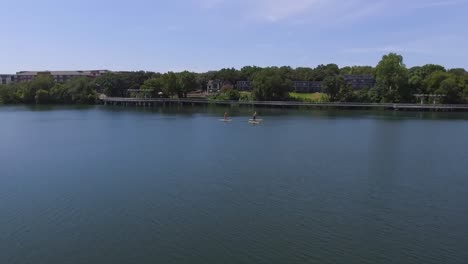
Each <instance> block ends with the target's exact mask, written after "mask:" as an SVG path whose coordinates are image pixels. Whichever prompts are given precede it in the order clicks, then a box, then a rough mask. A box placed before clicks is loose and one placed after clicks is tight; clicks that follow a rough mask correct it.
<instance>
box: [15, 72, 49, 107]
mask: <svg viewBox="0 0 468 264" xmlns="http://www.w3.org/2000/svg"><path fill="white" fill-rule="evenodd" d="M54 84H55V83H54V79H53V78H52V76H37V77H36V78H34V79H33V80H32V81H31V82H28V83H22V84H20V85H19V90H20V97H21V100H22V101H23V103H26V104H32V103H35V102H36V99H35V98H36V92H37V91H38V90H45V91H49V90H50V88H52V87H53V86H54Z"/></svg>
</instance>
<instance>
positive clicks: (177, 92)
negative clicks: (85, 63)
mask: <svg viewBox="0 0 468 264" xmlns="http://www.w3.org/2000/svg"><path fill="white" fill-rule="evenodd" d="M344 75H372V76H373V77H374V78H375V80H376V83H375V85H374V86H373V87H364V88H362V89H353V88H352V87H351V86H350V84H348V83H347V82H346V81H345V79H344V77H343V76H344ZM209 80H221V81H222V82H223V86H222V89H221V90H220V91H219V92H218V93H216V94H212V95H210V97H209V98H210V99H215V100H242V101H250V100H262V101H272V100H294V101H304V102H327V101H330V102H363V103H364V102H366V103H414V102H417V98H416V97H415V96H414V95H415V94H432V95H435V94H437V95H443V97H440V99H438V100H439V102H440V103H450V104H459V103H468V73H467V72H466V70H465V69H461V68H460V69H445V68H444V67H443V66H441V65H434V64H428V65H424V66H417V67H412V68H407V67H406V65H405V64H404V61H403V57H402V56H400V55H398V54H395V53H390V54H387V55H385V56H383V57H382V59H381V61H380V62H379V63H378V64H377V66H376V67H371V66H352V67H343V68H339V67H338V66H337V65H336V64H327V65H319V66H317V67H315V68H307V67H299V68H291V67H289V66H283V67H267V68H261V67H256V66H246V67H243V68H241V69H240V70H237V69H234V68H227V69H221V70H219V71H209V72H206V73H193V72H188V71H184V72H179V73H174V72H167V73H155V72H143V71H139V72H111V73H106V74H104V75H102V76H99V77H96V78H95V79H91V78H86V77H77V78H75V79H71V80H69V81H67V82H64V83H55V82H54V81H53V79H52V78H51V77H46V76H39V77H37V78H35V79H34V80H33V81H31V82H24V83H11V84H7V85H0V103H4V104H20V103H21V104H48V103H54V104H94V103H97V102H98V101H99V100H98V98H99V95H100V94H105V95H106V96H111V97H130V96H144V97H173V98H184V97H187V96H188V95H189V94H190V93H191V92H193V91H199V94H202V92H201V91H202V90H205V89H206V85H207V83H208V81H209ZM240 80H248V81H251V88H252V90H251V91H250V92H245V91H237V90H236V89H235V87H234V85H235V84H236V82H237V81H240ZM292 81H315V82H321V87H322V88H321V90H322V91H321V93H314V94H301V93H294V92H291V91H292ZM129 89H131V90H132V91H133V92H129V91H128V90H129ZM135 91H141V92H135Z"/></svg>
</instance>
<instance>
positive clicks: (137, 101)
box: [100, 97, 468, 112]
mask: <svg viewBox="0 0 468 264" xmlns="http://www.w3.org/2000/svg"><path fill="white" fill-rule="evenodd" d="M100 101H101V102H102V103H103V104H104V105H114V106H124V107H125V106H137V107H157V106H166V105H192V106H195V105H225V106H231V107H241V106H251V107H273V108H311V109H312V108H313V109H320V108H338V109H348V110H349V109H359V110H362V109H383V110H393V111H398V110H404V111H445V112H454V111H456V112H468V105H466V104H460V105H448V104H399V103H398V104H394V103H306V102H295V101H226V100H205V99H189V98H185V99H169V98H147V99H145V98H124V97H105V98H100Z"/></svg>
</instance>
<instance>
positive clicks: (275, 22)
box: [0, 0, 468, 73]
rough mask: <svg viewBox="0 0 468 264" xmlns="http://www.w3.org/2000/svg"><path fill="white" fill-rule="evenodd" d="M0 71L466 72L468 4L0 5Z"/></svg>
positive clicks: (86, 0) (238, 0)
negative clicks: (418, 68)
mask: <svg viewBox="0 0 468 264" xmlns="http://www.w3.org/2000/svg"><path fill="white" fill-rule="evenodd" d="M0 4H1V5H0V6H1V7H2V12H1V15H0V25H2V27H1V37H0V73H14V72H16V71H20V70H72V69H109V70H149V71H169V70H173V71H180V70H185V69H188V70H193V71H198V72H199V71H207V70H215V69H220V68H223V67H236V68H240V67H242V66H244V65H258V66H281V65H290V66H293V67H298V66H308V67H315V66H316V65H318V64H326V63H337V64H338V65H340V66H346V65H376V64H377V62H378V61H379V60H380V58H381V56H382V55H383V54H385V53H388V52H397V53H399V54H402V55H403V56H404V58H405V63H406V64H407V65H408V66H414V65H422V64H426V63H437V64H442V65H444V66H446V67H448V68H454V67H464V68H468V0H346V1H343V0H172V1H166V0H164V1H161V0H159V1H158V0H156V1H155V0H152V1H151V0H133V1H119V0H112V1H111V0H80V1H64V0H62V1H58V0H41V1H31V0H26V1H12V0H7V1H6V0H0Z"/></svg>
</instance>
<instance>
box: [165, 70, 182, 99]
mask: <svg viewBox="0 0 468 264" xmlns="http://www.w3.org/2000/svg"><path fill="white" fill-rule="evenodd" d="M161 78H162V83H163V86H162V90H163V92H164V94H166V95H167V96H171V97H172V96H174V95H175V94H178V92H179V85H178V82H177V75H176V74H175V73H174V72H168V73H165V74H163V75H162V77H161Z"/></svg>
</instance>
